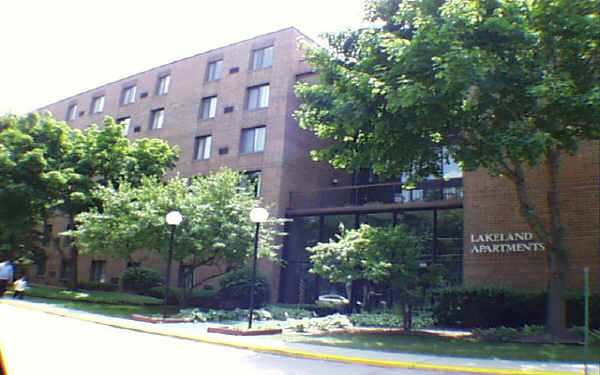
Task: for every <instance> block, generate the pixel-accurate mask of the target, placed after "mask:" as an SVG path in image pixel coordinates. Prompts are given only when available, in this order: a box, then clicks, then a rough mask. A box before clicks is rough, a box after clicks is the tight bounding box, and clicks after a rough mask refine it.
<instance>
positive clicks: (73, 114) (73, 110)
mask: <svg viewBox="0 0 600 375" xmlns="http://www.w3.org/2000/svg"><path fill="white" fill-rule="evenodd" d="M76 118H77V104H76V103H74V104H71V105H70V106H69V109H68V111H67V121H73V120H75V119H76Z"/></svg>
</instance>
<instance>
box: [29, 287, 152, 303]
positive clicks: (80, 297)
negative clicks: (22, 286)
mask: <svg viewBox="0 0 600 375" xmlns="http://www.w3.org/2000/svg"><path fill="white" fill-rule="evenodd" d="M28 297H39V298H46V299H58V300H67V301H80V302H93V303H107V304H115V305H118V304H129V305H161V304H162V303H163V301H162V300H161V299H159V298H154V297H148V296H140V295H137V294H128V293H120V292H103V291H95V290H94V291H90V290H77V291H73V290H69V289H65V288H60V287H56V286H50V285H40V284H31V285H30V287H29V289H27V291H26V292H25V298H28Z"/></svg>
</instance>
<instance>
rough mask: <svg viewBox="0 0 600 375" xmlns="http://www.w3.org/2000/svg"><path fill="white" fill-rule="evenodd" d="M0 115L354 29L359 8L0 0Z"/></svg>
mask: <svg viewBox="0 0 600 375" xmlns="http://www.w3.org/2000/svg"><path fill="white" fill-rule="evenodd" d="M0 14H2V22H0V46H1V48H2V54H1V56H0V72H1V74H2V79H1V82H2V85H1V87H2V89H1V90H0V115H1V114H4V113H7V112H11V113H18V114H23V113H26V112H28V111H31V110H35V109H37V108H40V107H42V106H45V105H47V104H50V103H53V102H56V101H58V100H60V99H63V98H66V97H69V96H72V95H75V94H77V93H80V92H82V91H86V90H88V89H93V88H95V87H98V86H101V85H103V84H105V83H109V82H112V81H115V80H118V79H120V78H124V77H127V76H129V75H131V74H135V73H139V72H142V71H145V70H148V69H150V68H154V67H157V66H160V65H163V64H167V63H169V62H172V61H175V60H178V59H181V58H184V57H188V56H192V55H195V54H197V53H201V52H204V51H208V50H210V49H213V48H217V47H221V46H225V45H227V44H230V43H234V42H237V41H241V40H245V39H248V38H252V37H254V36H258V35H261V34H266V33H269V32H272V31H276V30H281V29H284V28H287V27H290V26H295V27H296V28H298V29H299V30H300V31H301V32H303V33H305V34H307V35H308V36H310V37H313V38H317V37H318V35H319V34H321V33H324V32H335V31H341V30H345V29H348V28H356V27H359V26H360V25H361V23H362V18H363V0H301V1H292V0H279V1H277V0H251V1H249V0H168V1H154V0H144V1H140V0H95V1H91V0H75V1H73V0H15V1H0Z"/></svg>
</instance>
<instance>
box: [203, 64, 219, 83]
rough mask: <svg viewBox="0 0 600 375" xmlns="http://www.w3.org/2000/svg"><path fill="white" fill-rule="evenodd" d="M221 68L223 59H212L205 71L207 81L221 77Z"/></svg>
mask: <svg viewBox="0 0 600 375" xmlns="http://www.w3.org/2000/svg"><path fill="white" fill-rule="evenodd" d="M222 70H223V60H218V61H213V62H211V63H209V64H208V70H207V72H206V80H207V81H209V82H210V81H216V80H218V79H221V71H222Z"/></svg>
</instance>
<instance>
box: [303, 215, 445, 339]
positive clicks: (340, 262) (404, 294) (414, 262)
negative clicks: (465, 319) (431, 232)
mask: <svg viewBox="0 0 600 375" xmlns="http://www.w3.org/2000/svg"><path fill="white" fill-rule="evenodd" d="M426 240H427V239H426V238H425V237H424V236H420V235H416V234H413V233H410V232H409V231H407V230H406V228H405V227H404V225H401V224H400V225H397V226H395V227H381V228H379V227H371V226H369V225H366V224H362V225H361V226H360V228H359V229H345V228H344V227H343V225H342V226H340V234H338V235H336V236H335V237H334V238H332V239H330V240H329V242H326V243H322V242H320V243H318V244H317V245H315V246H312V247H307V248H306V250H307V251H308V252H309V253H310V254H311V255H310V260H311V262H312V264H313V266H312V269H311V272H313V273H316V274H318V275H320V276H321V277H323V278H325V279H327V280H329V281H331V282H339V283H345V284H347V283H352V284H353V287H352V293H351V294H352V295H351V296H350V298H351V305H352V307H354V305H355V303H356V297H355V294H356V292H357V290H356V285H357V281H360V280H368V281H370V282H373V283H375V284H381V285H385V286H386V287H388V288H390V289H392V290H393V291H394V292H395V293H396V294H397V295H399V296H400V302H401V305H402V310H403V317H404V328H405V329H411V327H412V309H413V306H414V304H415V302H416V301H417V300H418V299H419V298H420V297H422V296H423V295H424V293H423V292H424V290H425V289H427V288H431V287H432V286H434V285H435V283H436V282H437V280H438V275H439V272H438V270H437V267H436V266H434V265H429V266H428V267H427V266H426V264H425V263H424V261H423V257H424V255H425V243H426Z"/></svg>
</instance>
